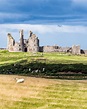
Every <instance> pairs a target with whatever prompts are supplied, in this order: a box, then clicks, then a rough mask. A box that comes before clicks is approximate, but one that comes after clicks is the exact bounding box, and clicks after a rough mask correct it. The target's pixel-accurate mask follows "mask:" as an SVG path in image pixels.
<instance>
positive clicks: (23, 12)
mask: <svg viewBox="0 0 87 109" xmlns="http://www.w3.org/2000/svg"><path fill="white" fill-rule="evenodd" d="M20 29H24V35H25V38H28V36H29V31H30V30H32V31H33V33H35V34H36V35H37V36H38V38H39V39H40V45H55V44H56V45H59V46H64V47H65V46H69V47H70V46H72V45H74V44H75V45H80V46H81V48H83V49H87V0H0V48H2V47H6V46H7V33H11V34H12V36H13V37H14V38H15V39H16V41H19V30H20Z"/></svg>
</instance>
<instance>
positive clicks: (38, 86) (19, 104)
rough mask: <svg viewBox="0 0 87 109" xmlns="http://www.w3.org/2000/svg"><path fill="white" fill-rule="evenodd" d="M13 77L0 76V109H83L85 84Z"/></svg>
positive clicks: (85, 108)
mask: <svg viewBox="0 0 87 109" xmlns="http://www.w3.org/2000/svg"><path fill="white" fill-rule="evenodd" d="M15 77H19V78H21V77H20V76H17V75H15V76H13V75H10V76H9V75H0V109H87V81H86V80H59V79H54V80H52V79H42V78H31V77H22V78H24V79H25V82H24V83H22V84H17V83H16V82H15V80H14V79H13V78H15ZM6 80H7V81H6Z"/></svg>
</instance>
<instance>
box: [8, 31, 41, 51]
mask: <svg viewBox="0 0 87 109" xmlns="http://www.w3.org/2000/svg"><path fill="white" fill-rule="evenodd" d="M19 33H20V42H19V43H18V42H15V40H14V38H13V37H12V36H11V34H8V50H9V51H10V52H27V51H28V52H39V39H38V38H37V37H36V35H35V34H33V32H31V31H30V35H29V39H24V38H23V36H24V35H23V30H20V32H19Z"/></svg>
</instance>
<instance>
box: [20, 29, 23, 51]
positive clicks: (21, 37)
mask: <svg viewBox="0 0 87 109" xmlns="http://www.w3.org/2000/svg"><path fill="white" fill-rule="evenodd" d="M19 33H20V51H24V38H23V36H24V35H23V30H20V31H19Z"/></svg>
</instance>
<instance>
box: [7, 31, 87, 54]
mask: <svg viewBox="0 0 87 109" xmlns="http://www.w3.org/2000/svg"><path fill="white" fill-rule="evenodd" d="M19 33H20V40H19V42H15V39H14V38H13V37H12V35H11V34H10V33H8V45H7V49H8V51H9V52H64V53H72V54H76V55H78V54H87V50H81V49H80V46H79V45H73V46H72V47H60V46H57V45H55V46H39V39H38V37H37V36H36V35H35V34H33V32H32V31H30V33H29V37H28V39H24V33H23V30H20V31H19Z"/></svg>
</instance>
